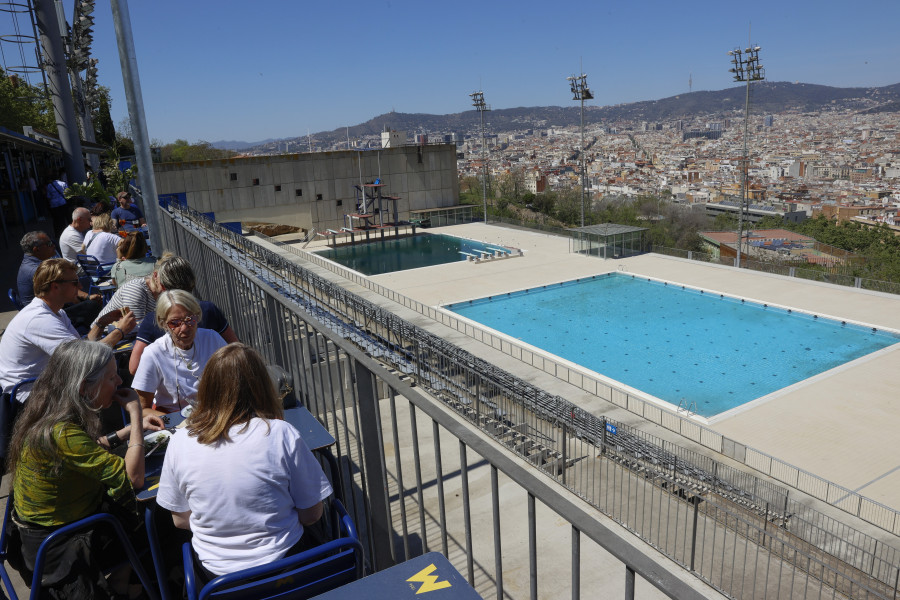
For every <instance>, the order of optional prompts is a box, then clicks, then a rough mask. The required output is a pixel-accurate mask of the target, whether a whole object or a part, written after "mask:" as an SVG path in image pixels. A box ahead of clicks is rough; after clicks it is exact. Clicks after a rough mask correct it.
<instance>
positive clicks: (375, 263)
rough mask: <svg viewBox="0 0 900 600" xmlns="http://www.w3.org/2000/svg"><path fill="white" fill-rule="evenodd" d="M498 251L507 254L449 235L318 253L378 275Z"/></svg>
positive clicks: (412, 238)
mask: <svg viewBox="0 0 900 600" xmlns="http://www.w3.org/2000/svg"><path fill="white" fill-rule="evenodd" d="M497 250H499V251H501V252H503V253H505V254H509V252H510V251H509V249H508V248H504V247H502V246H497V245H494V244H484V243H482V242H476V241H474V240H467V239H465V238H459V237H454V236H452V235H443V234H432V233H420V234H416V235H414V236H410V237H405V238H399V239H390V240H379V241H377V242H369V243H366V244H356V245H353V246H343V247H340V248H330V249H328V250H323V251H321V252H317V254H319V255H320V256H324V257H325V258H327V259H330V260H333V261H334V262H336V263H339V264H342V265H344V266H345V267H348V268H350V269H353V270H354V271H359V272H360V273H363V274H364V275H380V274H381V273H391V272H393V271H405V270H407V269H418V268H419V267H431V266H434V265H443V264H446V263H450V262H457V261H460V260H466V258H467V254H471V255H475V256H481V253H482V252H489V253H491V254H493V253H494V252H495V251H497ZM464 253H467V254H464Z"/></svg>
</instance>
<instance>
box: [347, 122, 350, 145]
mask: <svg viewBox="0 0 900 600" xmlns="http://www.w3.org/2000/svg"><path fill="white" fill-rule="evenodd" d="M349 149H350V128H349V127H347V150H349Z"/></svg>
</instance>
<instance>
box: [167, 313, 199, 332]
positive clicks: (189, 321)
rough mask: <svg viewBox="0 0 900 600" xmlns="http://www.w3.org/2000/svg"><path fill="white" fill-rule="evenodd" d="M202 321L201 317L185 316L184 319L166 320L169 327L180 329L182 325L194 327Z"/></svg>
mask: <svg viewBox="0 0 900 600" xmlns="http://www.w3.org/2000/svg"><path fill="white" fill-rule="evenodd" d="M198 323H200V317H196V316H195V317H185V318H183V319H172V320H171V321H166V325H167V326H168V327H169V329H178V328H179V327H181V326H182V325H187V326H188V327H193V326H194V325H197V324H198Z"/></svg>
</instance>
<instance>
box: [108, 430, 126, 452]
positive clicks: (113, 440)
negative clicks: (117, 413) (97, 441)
mask: <svg viewBox="0 0 900 600" xmlns="http://www.w3.org/2000/svg"><path fill="white" fill-rule="evenodd" d="M106 443H107V444H109V447H110V449H112V448H117V447H119V446H121V445H122V440H121V439H120V438H119V432H118V431H113V432H112V433H110V434H108V435H107V436H106Z"/></svg>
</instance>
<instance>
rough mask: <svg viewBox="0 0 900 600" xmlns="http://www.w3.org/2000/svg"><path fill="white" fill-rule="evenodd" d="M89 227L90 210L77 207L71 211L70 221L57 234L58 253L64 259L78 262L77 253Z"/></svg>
mask: <svg viewBox="0 0 900 600" xmlns="http://www.w3.org/2000/svg"><path fill="white" fill-rule="evenodd" d="M90 228H91V211H89V210H88V209H86V208H83V207H79V208H76V209H75V210H73V211H72V223H71V224H70V225H69V226H68V227H66V229H65V231H63V232H62V235H61V236H59V253H60V254H61V255H62V257H63V258H64V259H66V260H67V261H69V262H70V263H72V264H73V265H76V264H78V257H77V255H78V254H79V253H80V252H81V247H82V246H84V234H86V233H87V232H88V230H89V229H90Z"/></svg>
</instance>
